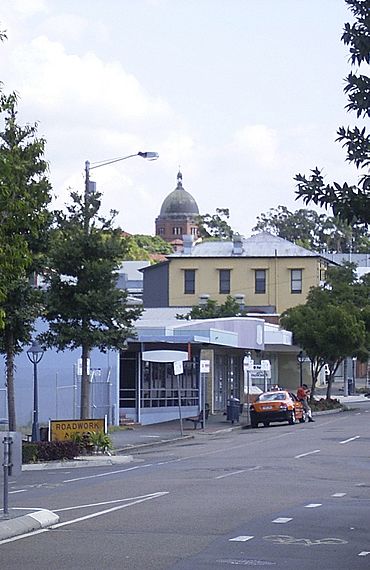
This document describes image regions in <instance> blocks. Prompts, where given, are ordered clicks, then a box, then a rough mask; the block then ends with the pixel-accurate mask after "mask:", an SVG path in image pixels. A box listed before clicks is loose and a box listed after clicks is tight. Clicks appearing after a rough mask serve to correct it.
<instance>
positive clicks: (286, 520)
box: [272, 517, 293, 524]
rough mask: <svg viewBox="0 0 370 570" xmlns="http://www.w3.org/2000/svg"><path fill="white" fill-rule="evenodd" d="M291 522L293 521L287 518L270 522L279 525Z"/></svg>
mask: <svg viewBox="0 0 370 570" xmlns="http://www.w3.org/2000/svg"><path fill="white" fill-rule="evenodd" d="M292 520H293V519H290V518H288V517H279V518H277V519H275V520H273V521H272V522H273V523H279V524H285V523H287V522H290V521H292Z"/></svg>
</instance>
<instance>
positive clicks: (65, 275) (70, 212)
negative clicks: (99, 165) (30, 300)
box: [40, 192, 142, 418]
mask: <svg viewBox="0 0 370 570" xmlns="http://www.w3.org/2000/svg"><path fill="white" fill-rule="evenodd" d="M100 198H101V194H99V193H95V194H92V193H91V194H87V195H86V194H85V197H84V198H83V197H81V196H80V195H79V194H78V193H76V192H71V200H72V203H71V204H70V205H68V207H67V211H66V212H61V211H59V212H56V213H55V216H56V226H55V229H54V231H53V234H52V238H51V246H50V267H49V275H48V285H49V286H48V289H47V293H46V309H45V318H46V320H47V322H48V323H49V330H48V331H47V332H46V333H43V334H42V335H40V340H41V341H42V342H44V343H45V344H46V345H47V346H49V347H51V346H54V347H56V348H57V349H58V350H64V349H65V348H70V349H76V348H81V356H82V380H81V418H88V417H89V414H90V384H89V374H88V361H89V357H90V352H91V350H92V349H93V348H99V349H100V350H101V351H103V352H105V351H106V350H108V349H110V348H114V349H117V350H119V349H123V348H124V347H125V342H126V339H127V338H128V337H129V336H134V334H135V333H134V329H133V321H134V320H135V319H137V318H138V317H139V315H140V314H141V311H142V310H141V308H138V307H134V308H128V307H127V304H126V297H127V294H126V292H125V291H122V290H120V289H118V288H117V287H116V281H117V273H116V270H117V269H118V268H119V267H120V265H121V262H122V259H124V257H125V245H124V241H123V240H122V238H121V233H122V232H121V230H120V229H119V228H114V227H113V221H114V217H115V212H111V217H110V218H109V219H104V218H102V217H100V216H99V209H100V203H101V201H100Z"/></svg>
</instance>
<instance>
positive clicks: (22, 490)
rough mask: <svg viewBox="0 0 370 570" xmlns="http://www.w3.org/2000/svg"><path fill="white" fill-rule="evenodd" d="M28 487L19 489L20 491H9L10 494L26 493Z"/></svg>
mask: <svg viewBox="0 0 370 570" xmlns="http://www.w3.org/2000/svg"><path fill="white" fill-rule="evenodd" d="M26 491H27V489H18V491H9V495H15V493H26Z"/></svg>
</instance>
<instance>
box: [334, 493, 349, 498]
mask: <svg viewBox="0 0 370 570" xmlns="http://www.w3.org/2000/svg"><path fill="white" fill-rule="evenodd" d="M345 495H347V493H334V495H332V497H344V496H345Z"/></svg>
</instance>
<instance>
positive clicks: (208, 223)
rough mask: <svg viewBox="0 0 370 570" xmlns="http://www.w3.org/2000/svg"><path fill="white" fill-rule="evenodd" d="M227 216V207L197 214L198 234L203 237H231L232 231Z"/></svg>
mask: <svg viewBox="0 0 370 570" xmlns="http://www.w3.org/2000/svg"><path fill="white" fill-rule="evenodd" d="M229 217H230V212H229V209H228V208H216V213H215V214H212V215H211V214H205V215H204V216H198V218H197V223H198V227H199V236H200V237H201V238H203V239H231V238H232V237H233V233H234V232H233V230H232V229H231V227H230V226H229V223H228V219H229Z"/></svg>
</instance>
